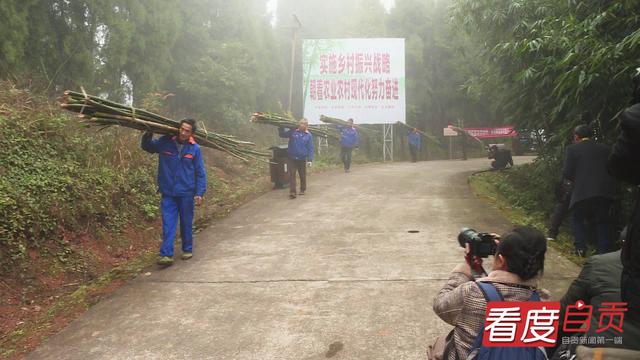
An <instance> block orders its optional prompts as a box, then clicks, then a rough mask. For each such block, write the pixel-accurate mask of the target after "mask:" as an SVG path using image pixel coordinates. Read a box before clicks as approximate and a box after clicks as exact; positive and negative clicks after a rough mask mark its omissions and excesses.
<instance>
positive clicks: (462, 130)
mask: <svg viewBox="0 0 640 360" xmlns="http://www.w3.org/2000/svg"><path fill="white" fill-rule="evenodd" d="M449 128H450V129H451V130H453V131H455V132H457V133H458V134H462V136H466V137H470V138H472V139H473V140H475V141H477V142H478V143H480V146H482V147H483V148H484V149H485V150H487V151H488V150H489V146H487V144H485V143H484V142H483V141H482V140H480V139H479V138H478V137H476V136H473V135H471V134H470V133H469V132H468V131H466V130H465V129H463V128H460V127H457V126H453V125H449Z"/></svg>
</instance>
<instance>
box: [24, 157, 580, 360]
mask: <svg viewBox="0 0 640 360" xmlns="http://www.w3.org/2000/svg"><path fill="white" fill-rule="evenodd" d="M527 160H528V159H522V158H520V159H518V158H516V160H515V161H516V163H518V162H523V161H527ZM487 164H488V161H487V160H484V159H478V160H470V161H465V162H463V161H432V162H420V163H416V164H411V163H395V164H388V165H368V166H356V167H355V168H354V169H353V171H352V172H351V173H349V174H345V173H342V172H333V173H325V174H320V175H313V176H311V178H310V179H309V188H308V193H307V195H305V196H301V197H298V199H295V200H288V199H287V192H286V191H285V190H281V191H273V192H270V193H268V194H266V195H264V196H262V197H260V198H258V199H257V200H255V201H252V202H251V203H249V204H246V205H244V206H242V207H241V208H240V209H238V210H236V211H235V212H234V213H233V214H231V216H229V217H228V218H226V219H224V220H222V221H220V222H218V223H215V224H213V225H212V226H211V227H210V228H208V229H207V230H206V231H204V232H203V233H201V234H199V235H198V237H197V239H196V249H195V256H194V258H193V259H192V260H190V261H186V262H185V261H180V260H177V263H176V264H175V265H174V266H173V267H170V268H167V269H164V270H160V269H157V270H154V271H153V274H152V275H150V276H141V277H140V278H138V279H136V280H134V281H132V282H131V283H129V284H128V285H126V286H125V287H123V288H122V289H120V290H119V291H118V292H117V293H116V294H115V295H113V296H112V297H110V298H109V299H106V300H104V301H102V302H100V303H99V304H97V305H96V306H94V307H92V308H91V309H90V310H89V311H87V312H86V313H85V314H84V315H83V316H81V317H80V318H79V319H77V320H76V321H74V322H73V323H72V324H71V325H70V326H69V327H68V328H66V329H65V330H63V331H62V332H60V333H59V334H57V335H55V336H53V337H52V338H50V339H49V340H48V341H47V342H46V343H45V344H44V345H43V346H41V347H40V348H38V349H37V350H36V351H34V352H33V353H32V354H30V355H29V358H30V359H327V358H333V359H423V358H424V355H425V348H426V346H427V344H428V343H430V342H431V341H432V339H433V338H434V337H435V336H437V335H439V334H442V333H445V332H446V331H448V330H449V329H450V327H449V326H448V325H446V324H445V323H444V322H442V321H441V320H440V319H438V318H437V316H436V315H435V314H434V313H433V311H432V310H431V303H432V299H433V296H434V295H435V294H436V293H437V292H438V290H439V289H440V287H441V286H442V285H443V283H444V281H445V280H446V278H447V276H448V273H449V271H450V270H451V269H452V268H453V267H454V266H455V265H456V264H457V263H459V262H461V261H462V250H461V249H460V248H459V247H458V244H457V241H456V235H457V233H458V231H459V230H460V228H461V227H463V226H472V227H474V228H475V229H477V230H483V231H496V232H500V233H501V232H503V231H505V230H507V229H508V228H509V226H510V224H509V223H508V222H507V221H506V220H505V219H504V218H503V217H502V216H501V215H500V214H499V212H498V211H497V210H495V209H493V208H491V207H489V206H487V205H486V204H485V203H484V202H483V201H482V200H480V199H478V198H476V197H475V196H474V195H473V194H472V193H471V191H470V189H469V187H468V185H467V176H468V175H469V174H470V173H471V172H472V171H474V170H478V169H483V168H484V167H486V166H487ZM545 270H546V274H545V279H544V283H543V285H544V287H546V288H548V289H550V290H551V291H552V292H554V295H555V297H556V298H557V297H558V296H561V295H562V293H563V292H564V290H565V289H566V288H567V287H568V285H569V282H570V280H571V279H572V278H574V277H575V276H576V275H577V271H578V269H577V267H576V266H575V265H573V264H571V263H570V262H569V261H567V260H566V259H564V258H562V257H560V256H558V254H557V253H555V252H554V251H550V254H549V255H548V257H547V261H546V269H545Z"/></svg>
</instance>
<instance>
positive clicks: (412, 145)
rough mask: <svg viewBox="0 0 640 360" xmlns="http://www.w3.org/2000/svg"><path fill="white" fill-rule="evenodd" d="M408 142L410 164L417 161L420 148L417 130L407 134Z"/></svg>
mask: <svg viewBox="0 0 640 360" xmlns="http://www.w3.org/2000/svg"><path fill="white" fill-rule="evenodd" d="M407 138H408V141H409V152H410V153H411V162H417V161H418V153H419V152H420V149H421V148H422V135H420V133H419V132H418V129H417V128H413V129H412V130H410V131H409V133H408V134H407Z"/></svg>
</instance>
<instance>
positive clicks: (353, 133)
mask: <svg viewBox="0 0 640 360" xmlns="http://www.w3.org/2000/svg"><path fill="white" fill-rule="evenodd" d="M337 128H338V131H340V146H342V147H346V148H354V147H356V146H358V143H359V142H360V135H358V130H357V129H356V128H354V127H353V126H341V125H338V126H337Z"/></svg>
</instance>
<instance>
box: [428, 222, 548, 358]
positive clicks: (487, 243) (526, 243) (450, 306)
mask: <svg viewBox="0 0 640 360" xmlns="http://www.w3.org/2000/svg"><path fill="white" fill-rule="evenodd" d="M458 240H459V242H460V244H461V245H463V246H464V247H465V261H464V262H463V263H462V264H460V265H458V266H456V267H455V268H454V269H453V271H452V273H451V275H450V277H449V280H447V283H446V284H445V285H444V287H443V288H442V289H441V290H440V292H439V293H438V294H437V295H436V297H435V299H434V300H433V310H434V311H435V312H436V314H437V315H438V316H439V317H440V318H441V319H442V320H444V321H445V322H447V323H448V324H451V325H453V326H454V328H453V330H451V332H450V333H449V334H448V335H446V336H444V335H443V336H440V337H438V338H437V339H436V341H435V343H434V344H433V345H431V346H429V348H428V349H427V354H428V358H429V359H467V357H468V355H469V354H470V353H471V352H472V351H473V350H475V349H474V344H475V342H476V339H477V338H478V335H479V334H480V332H481V331H482V330H483V329H484V323H485V314H486V308H487V300H486V298H485V290H482V289H481V288H480V285H479V284H478V282H483V283H485V284H488V285H489V286H491V285H492V286H493V288H495V290H497V292H498V294H499V295H501V297H502V298H503V299H504V300H503V301H528V300H530V299H533V298H541V299H542V300H549V297H550V296H549V292H548V291H546V290H541V289H538V287H537V284H538V280H539V278H540V276H541V275H542V273H543V270H544V256H545V253H546V252H547V240H546V237H545V236H544V234H543V233H542V232H540V231H538V230H536V229H534V228H531V227H526V226H517V227H515V228H514V229H513V230H512V231H511V232H509V233H507V234H506V235H504V236H503V237H500V236H499V235H496V234H486V233H485V234H482V233H480V234H478V233H476V232H474V231H473V230H469V229H466V230H463V232H461V233H460V235H459V236H458ZM492 254H495V255H494V258H493V267H492V268H493V270H492V271H491V272H490V273H489V274H488V275H486V276H484V274H485V273H484V270H483V268H482V257H487V256H488V255H492ZM483 286H486V285H483ZM534 292H535V294H534Z"/></svg>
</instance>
